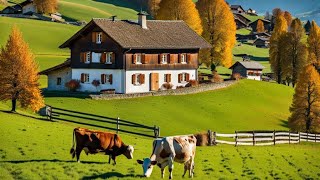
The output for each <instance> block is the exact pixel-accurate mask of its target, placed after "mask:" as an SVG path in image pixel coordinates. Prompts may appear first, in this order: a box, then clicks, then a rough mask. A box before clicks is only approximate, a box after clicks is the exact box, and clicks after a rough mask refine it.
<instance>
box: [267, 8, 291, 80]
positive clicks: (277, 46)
mask: <svg viewBox="0 0 320 180" xmlns="http://www.w3.org/2000/svg"><path fill="white" fill-rule="evenodd" d="M275 22H276V23H275V27H274V30H273V33H272V35H271V38H270V49H269V56H270V66H271V69H272V71H273V72H274V74H275V77H276V80H277V82H278V83H279V84H280V83H281V81H282V74H283V69H282V63H283V60H284V54H285V53H286V52H285V50H284V49H283V48H285V46H284V40H285V35H286V32H287V29H288V26H287V21H286V19H285V18H284V16H283V13H279V14H278V16H277V17H276V21H275Z"/></svg>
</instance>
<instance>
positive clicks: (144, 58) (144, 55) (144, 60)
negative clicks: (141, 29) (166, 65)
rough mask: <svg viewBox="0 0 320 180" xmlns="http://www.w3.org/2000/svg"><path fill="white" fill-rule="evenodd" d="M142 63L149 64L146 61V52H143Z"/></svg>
mask: <svg viewBox="0 0 320 180" xmlns="http://www.w3.org/2000/svg"><path fill="white" fill-rule="evenodd" d="M141 63H142V64H147V63H146V54H141Z"/></svg>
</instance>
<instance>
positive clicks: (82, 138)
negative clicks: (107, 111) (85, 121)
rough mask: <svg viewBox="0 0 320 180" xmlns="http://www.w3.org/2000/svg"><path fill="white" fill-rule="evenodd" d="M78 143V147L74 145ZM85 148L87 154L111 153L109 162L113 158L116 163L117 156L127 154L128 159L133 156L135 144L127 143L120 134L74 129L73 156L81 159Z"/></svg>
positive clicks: (71, 151)
mask: <svg viewBox="0 0 320 180" xmlns="http://www.w3.org/2000/svg"><path fill="white" fill-rule="evenodd" d="M75 144H76V149H74V146H75ZM82 150H84V151H85V152H86V154H87V155H88V154H97V153H103V154H105V155H109V164H110V161H111V158H112V159H113V162H114V165H115V164H116V156H119V155H121V154H123V155H125V156H126V157H127V158H128V159H132V158H133V151H134V149H133V146H131V145H125V144H124V143H123V142H122V140H121V138H120V136H119V135H117V134H114V133H109V132H103V131H95V130H89V129H85V128H75V129H74V130H73V145H72V148H71V150H70V154H72V158H74V157H75V156H77V161H78V162H80V161H79V159H80V153H81V151H82Z"/></svg>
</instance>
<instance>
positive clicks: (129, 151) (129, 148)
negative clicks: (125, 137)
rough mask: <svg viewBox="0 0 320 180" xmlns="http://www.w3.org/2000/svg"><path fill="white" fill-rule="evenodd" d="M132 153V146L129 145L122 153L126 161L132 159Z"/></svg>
mask: <svg viewBox="0 0 320 180" xmlns="http://www.w3.org/2000/svg"><path fill="white" fill-rule="evenodd" d="M133 151H134V148H133V146H131V145H129V146H128V147H127V149H126V151H125V152H124V153H123V155H125V156H126V157H127V158H128V159H132V158H133Z"/></svg>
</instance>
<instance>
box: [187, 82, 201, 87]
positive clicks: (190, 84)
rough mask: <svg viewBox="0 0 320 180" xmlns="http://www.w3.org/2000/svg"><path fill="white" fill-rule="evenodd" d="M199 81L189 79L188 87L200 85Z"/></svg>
mask: <svg viewBox="0 0 320 180" xmlns="http://www.w3.org/2000/svg"><path fill="white" fill-rule="evenodd" d="M198 86H199V82H198V81H197V80H189V83H188V84H187V85H186V87H198Z"/></svg>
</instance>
